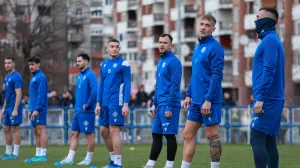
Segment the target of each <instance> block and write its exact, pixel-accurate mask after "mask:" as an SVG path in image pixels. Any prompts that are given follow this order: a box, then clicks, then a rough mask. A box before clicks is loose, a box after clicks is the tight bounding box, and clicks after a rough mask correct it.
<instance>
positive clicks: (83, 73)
mask: <svg viewBox="0 0 300 168" xmlns="http://www.w3.org/2000/svg"><path fill="white" fill-rule="evenodd" d="M76 62H77V68H78V69H79V70H80V73H79V74H78V75H77V82H76V94H75V114H74V117H73V120H72V129H71V130H72V132H71V135H70V150H69V154H68V156H67V157H66V158H65V159H64V160H62V161H60V162H56V163H55V164H54V166H64V165H72V164H73V158H74V156H75V153H76V150H77V147H78V138H79V134H80V133H84V134H85V135H86V137H87V140H88V151H87V154H86V157H85V159H84V160H83V161H81V162H80V163H78V164H77V165H83V166H87V165H90V164H91V162H92V156H93V152H94V146H95V137H94V128H95V113H94V111H95V107H96V97H97V85H98V83H97V77H96V74H95V73H94V72H93V71H92V70H91V69H90V68H89V67H88V65H89V62H90V57H89V56H88V55H87V54H80V55H78V56H77V61H76Z"/></svg>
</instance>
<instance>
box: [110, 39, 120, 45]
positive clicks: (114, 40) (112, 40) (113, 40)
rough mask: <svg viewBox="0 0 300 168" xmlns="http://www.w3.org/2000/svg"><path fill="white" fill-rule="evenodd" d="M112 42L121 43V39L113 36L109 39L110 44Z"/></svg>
mask: <svg viewBox="0 0 300 168" xmlns="http://www.w3.org/2000/svg"><path fill="white" fill-rule="evenodd" d="M111 42H115V43H119V44H120V41H119V40H117V39H115V38H112V39H110V40H109V41H108V44H109V43H111Z"/></svg>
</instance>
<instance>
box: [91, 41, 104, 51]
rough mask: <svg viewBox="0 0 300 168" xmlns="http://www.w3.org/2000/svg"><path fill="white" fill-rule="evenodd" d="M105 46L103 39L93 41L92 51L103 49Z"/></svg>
mask: <svg viewBox="0 0 300 168" xmlns="http://www.w3.org/2000/svg"><path fill="white" fill-rule="evenodd" d="M102 48H103V41H92V44H91V50H92V51H101V50H102Z"/></svg>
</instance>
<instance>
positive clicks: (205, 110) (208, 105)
mask: <svg viewBox="0 0 300 168" xmlns="http://www.w3.org/2000/svg"><path fill="white" fill-rule="evenodd" d="M210 108H211V102H209V101H205V102H204V103H203V105H202V109H201V114H202V115H204V116H209V115H210V113H211V112H210Z"/></svg>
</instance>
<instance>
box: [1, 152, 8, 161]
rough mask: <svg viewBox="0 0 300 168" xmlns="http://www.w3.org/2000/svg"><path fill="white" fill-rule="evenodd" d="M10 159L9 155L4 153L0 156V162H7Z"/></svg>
mask: <svg viewBox="0 0 300 168" xmlns="http://www.w3.org/2000/svg"><path fill="white" fill-rule="evenodd" d="M9 159H10V155H8V154H6V153H4V154H3V155H2V156H1V160H9Z"/></svg>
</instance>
